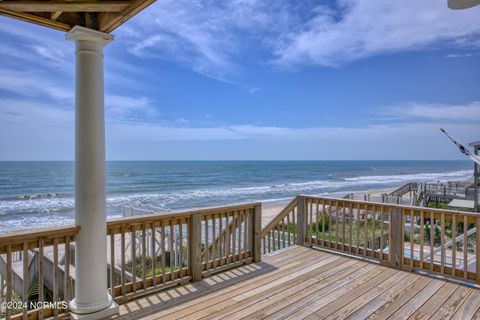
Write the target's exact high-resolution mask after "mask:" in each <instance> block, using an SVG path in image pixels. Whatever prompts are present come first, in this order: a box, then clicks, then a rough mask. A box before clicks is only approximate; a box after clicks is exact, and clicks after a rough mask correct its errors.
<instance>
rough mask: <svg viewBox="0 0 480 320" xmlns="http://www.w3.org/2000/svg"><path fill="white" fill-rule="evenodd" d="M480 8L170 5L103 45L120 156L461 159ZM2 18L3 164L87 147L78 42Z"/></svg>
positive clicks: (240, 0)
mask: <svg viewBox="0 0 480 320" xmlns="http://www.w3.org/2000/svg"><path fill="white" fill-rule="evenodd" d="M479 19H480V7H477V8H473V9H470V10H462V11H452V10H449V9H448V8H447V5H446V1H439V0H424V1H418V0H403V1H384V0H356V1H353V0H341V1H320V0H318V1H285V0H277V1H270V0H225V1H191V0H171V1H166V0H157V2H156V3H154V4H153V5H152V6H150V7H149V8H147V9H146V10H145V11H144V12H142V13H140V14H139V15H138V16H136V17H134V18H133V19H132V20H130V21H129V22H127V23H126V24H125V25H123V26H121V27H120V28H118V29H117V30H116V31H115V32H114V34H115V35H116V39H115V41H114V42H113V43H111V44H110V45H108V47H107V48H106V49H105V88H106V92H105V94H106V98H105V104H106V117H107V125H106V134H107V158H108V159H109V160H143V159H145V160H177V159H178V160H191V159H198V160H211V159H220V160H231V159H236V160H244V159H259V160H266V159H278V160H281V159H305V160H316V159H318V160H322V159H347V160H350V159H351V160H355V159H463V157H462V155H461V154H460V153H458V152H457V150H456V149H455V147H454V146H453V145H452V144H451V143H450V142H449V141H448V140H447V139H446V138H445V137H444V136H443V135H441V133H440V132H439V131H438V128H439V127H442V126H443V127H445V128H447V129H448V130H449V131H450V133H451V134H452V135H454V136H456V137H458V138H459V139H460V140H462V141H464V142H470V141H474V140H480V89H479V88H480V87H479V83H480V72H479V70H480V23H478V21H479ZM64 37H65V34H64V33H63V32H60V31H56V30H50V29H47V28H42V27H39V26H35V25H31V24H27V23H23V22H20V21H16V20H12V19H8V18H4V17H0V43H1V46H0V150H1V151H0V160H71V159H73V156H74V44H73V43H70V42H68V41H66V40H65V38H64Z"/></svg>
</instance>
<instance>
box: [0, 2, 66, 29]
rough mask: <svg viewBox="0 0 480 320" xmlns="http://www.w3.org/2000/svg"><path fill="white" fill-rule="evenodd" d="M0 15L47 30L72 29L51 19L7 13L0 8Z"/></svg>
mask: <svg viewBox="0 0 480 320" xmlns="http://www.w3.org/2000/svg"><path fill="white" fill-rule="evenodd" d="M0 3H1V2H0ZM0 15H3V16H6V17H10V18H14V19H18V20H22V21H26V22H30V23H35V24H38V25H41V26H44V27H49V28H53V29H57V30H61V31H68V30H70V29H71V28H72V27H73V26H72V25H69V24H66V23H63V22H59V21H53V20H51V19H48V18H43V17H39V16H37V15H33V14H30V13H26V12H14V11H8V10H4V9H1V8H0Z"/></svg>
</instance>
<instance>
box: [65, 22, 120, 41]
mask: <svg viewBox="0 0 480 320" xmlns="http://www.w3.org/2000/svg"><path fill="white" fill-rule="evenodd" d="M65 38H66V39H67V40H70V41H74V42H77V41H92V42H96V43H98V44H101V45H103V46H106V45H107V44H109V43H110V42H112V41H113V39H114V38H115V37H114V35H113V34H109V33H105V32H101V31H98V30H93V29H89V28H85V27H82V26H75V27H73V28H72V29H71V30H70V31H69V32H67V34H66V35H65Z"/></svg>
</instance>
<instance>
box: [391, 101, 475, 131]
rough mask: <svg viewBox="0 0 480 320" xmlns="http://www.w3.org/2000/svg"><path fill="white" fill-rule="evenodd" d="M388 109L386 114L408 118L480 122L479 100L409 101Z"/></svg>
mask: <svg viewBox="0 0 480 320" xmlns="http://www.w3.org/2000/svg"><path fill="white" fill-rule="evenodd" d="M386 109H387V110H388V111H387V112H386V114H390V115H394V116H400V117H404V118H406V119H411V118H420V119H423V120H425V119H428V120H433V121H439V120H443V121H454V122H459V121H461V122H465V123H469V122H474V123H477V124H480V102H479V101H473V102H470V103H468V104H465V105H444V104H428V103H407V104H403V105H398V106H395V107H391V108H386ZM479 127H480V125H479ZM479 131H480V129H479Z"/></svg>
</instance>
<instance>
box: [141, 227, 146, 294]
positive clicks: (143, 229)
mask: <svg viewBox="0 0 480 320" xmlns="http://www.w3.org/2000/svg"><path fill="white" fill-rule="evenodd" d="M146 242H147V231H146V223H142V280H143V284H142V287H143V289H147V244H146Z"/></svg>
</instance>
